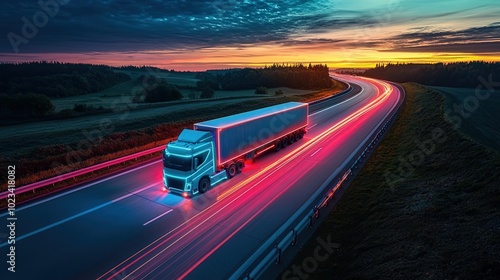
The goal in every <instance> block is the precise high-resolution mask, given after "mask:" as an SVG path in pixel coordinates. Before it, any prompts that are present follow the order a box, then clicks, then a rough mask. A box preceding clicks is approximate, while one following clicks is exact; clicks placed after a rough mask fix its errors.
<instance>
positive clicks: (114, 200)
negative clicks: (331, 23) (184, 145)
mask: <svg viewBox="0 0 500 280" xmlns="http://www.w3.org/2000/svg"><path fill="white" fill-rule="evenodd" d="M157 185H158V183H155V184H151V185H148V186H146V187H144V188H142V189H139V190H136V191H134V192H131V193H129V194H126V195H124V196H120V197H118V198H115V199H113V200H111V201H108V202H106V203H104V204H101V205H99V206H96V207H94V208H90V209H88V210H85V211H83V212H80V213H78V214H75V215H73V216H71V217H68V218H66V219H63V220H60V221H58V222H55V223H52V224H50V225H48V226H45V227H42V228H39V229H37V230H35V231H32V232H30V233H27V234H25V235H21V236H19V237H16V241H20V240H23V239H25V238H27V237H30V236H32V235H35V234H37V233H40V232H42V231H46V230H48V229H51V228H53V227H56V226H58V225H61V224H64V223H66V222H69V221H71V220H74V219H76V218H78V217H81V216H83V215H85V214H88V213H91V212H94V211H96V210H99V209H101V208H104V207H106V206H108V205H110V204H113V203H115V202H118V201H120V200H123V199H125V198H127V197H131V196H133V195H135V194H137V193H140V192H142V191H144V190H146V189H149V188H151V187H154V186H157ZM6 245H7V242H5V243H2V244H0V248H2V247H5V246H6Z"/></svg>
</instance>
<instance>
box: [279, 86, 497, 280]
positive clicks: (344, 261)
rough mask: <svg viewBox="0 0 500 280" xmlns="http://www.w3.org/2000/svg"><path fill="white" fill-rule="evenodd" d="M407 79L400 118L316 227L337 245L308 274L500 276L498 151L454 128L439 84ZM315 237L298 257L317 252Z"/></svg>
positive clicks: (299, 259)
mask: <svg viewBox="0 0 500 280" xmlns="http://www.w3.org/2000/svg"><path fill="white" fill-rule="evenodd" d="M403 86H404V88H405V90H406V101H405V104H404V105H403V108H402V111H401V112H400V115H399V117H398V119H397V120H396V121H395V123H394V124H393V126H392V128H391V129H390V131H389V132H388V133H387V135H386V136H385V138H384V139H383V140H382V142H381V144H380V145H379V146H378V148H377V149H376V150H375V152H374V153H373V155H372V156H371V157H370V159H369V160H368V162H367V163H366V164H365V166H364V167H363V169H362V170H361V172H360V174H359V175H358V176H357V177H356V178H355V179H354V181H353V183H352V184H351V186H350V187H349V188H348V189H347V190H346V192H345V194H344V196H343V197H342V199H341V200H340V201H339V203H338V204H337V205H336V206H335V207H334V209H333V211H332V212H331V213H330V214H329V216H328V217H327V218H326V221H325V222H324V223H323V224H322V225H320V227H319V228H318V230H317V232H316V236H318V237H322V238H323V239H325V238H326V237H327V236H330V240H331V242H335V243H337V244H340V247H339V248H338V249H337V250H335V251H334V252H332V254H330V256H329V257H328V258H327V259H326V260H324V261H318V264H319V266H318V269H317V270H315V271H314V272H312V273H307V276H308V278H307V279H498V278H497V277H498V275H500V254H499V253H498V252H500V228H499V226H500V173H499V172H498V170H500V154H499V153H498V152H494V151H492V150H489V149H487V148H485V147H483V146H481V145H478V144H476V143H475V142H474V141H471V140H469V139H466V138H464V137H463V136H462V134H461V133H459V132H458V131H457V130H454V128H453V125H452V123H450V122H448V121H447V119H446V118H445V117H444V109H445V105H444V97H443V95H442V94H441V93H438V92H437V91H435V90H432V89H429V88H426V87H423V86H420V85H418V84H415V83H407V84H403ZM490 113H491V114H492V115H494V116H497V117H496V118H495V119H498V114H499V113H498V109H496V111H494V112H490ZM436 131H438V132H440V133H438V134H440V135H439V137H437V136H436V134H434V136H433V133H436ZM419 153H420V154H423V155H424V156H423V158H420V157H416V155H417V154H419ZM315 239H316V238H312V239H311V240H310V241H309V242H308V243H307V244H306V245H305V246H304V247H303V249H302V251H301V252H300V253H299V255H297V256H296V258H295V260H294V261H293V263H292V264H293V265H296V266H300V267H301V266H302V264H303V262H304V260H306V259H307V258H308V257H312V256H315V255H314V249H315V248H316V247H317V246H318V243H317V242H316V241H315ZM289 269H290V271H291V269H292V268H291V267H290V268H289ZM295 276H297V275H295ZM279 279H281V276H280V278H279ZM283 279H284V278H283ZM288 279H292V278H288ZM296 279H299V278H296ZM302 279H306V278H302Z"/></svg>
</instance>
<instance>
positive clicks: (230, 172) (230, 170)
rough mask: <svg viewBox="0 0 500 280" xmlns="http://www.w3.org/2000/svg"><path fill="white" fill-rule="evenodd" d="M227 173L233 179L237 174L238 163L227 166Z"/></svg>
mask: <svg viewBox="0 0 500 280" xmlns="http://www.w3.org/2000/svg"><path fill="white" fill-rule="evenodd" d="M226 174H227V178H229V179H231V178H233V177H234V175H236V164H234V163H231V164H230V165H229V166H228V167H227V168H226Z"/></svg>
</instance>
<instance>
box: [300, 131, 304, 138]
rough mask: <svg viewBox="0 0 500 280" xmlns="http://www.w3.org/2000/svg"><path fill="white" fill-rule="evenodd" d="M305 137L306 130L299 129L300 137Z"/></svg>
mask: <svg viewBox="0 0 500 280" xmlns="http://www.w3.org/2000/svg"><path fill="white" fill-rule="evenodd" d="M303 137H304V131H303V130H301V131H299V139H302V138H303Z"/></svg>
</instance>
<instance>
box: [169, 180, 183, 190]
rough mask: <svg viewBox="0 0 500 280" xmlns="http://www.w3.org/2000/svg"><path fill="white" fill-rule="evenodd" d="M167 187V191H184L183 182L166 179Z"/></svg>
mask: <svg viewBox="0 0 500 280" xmlns="http://www.w3.org/2000/svg"><path fill="white" fill-rule="evenodd" d="M167 186H168V188H169V189H178V190H181V191H183V190H184V180H181V179H177V178H171V177H167Z"/></svg>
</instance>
